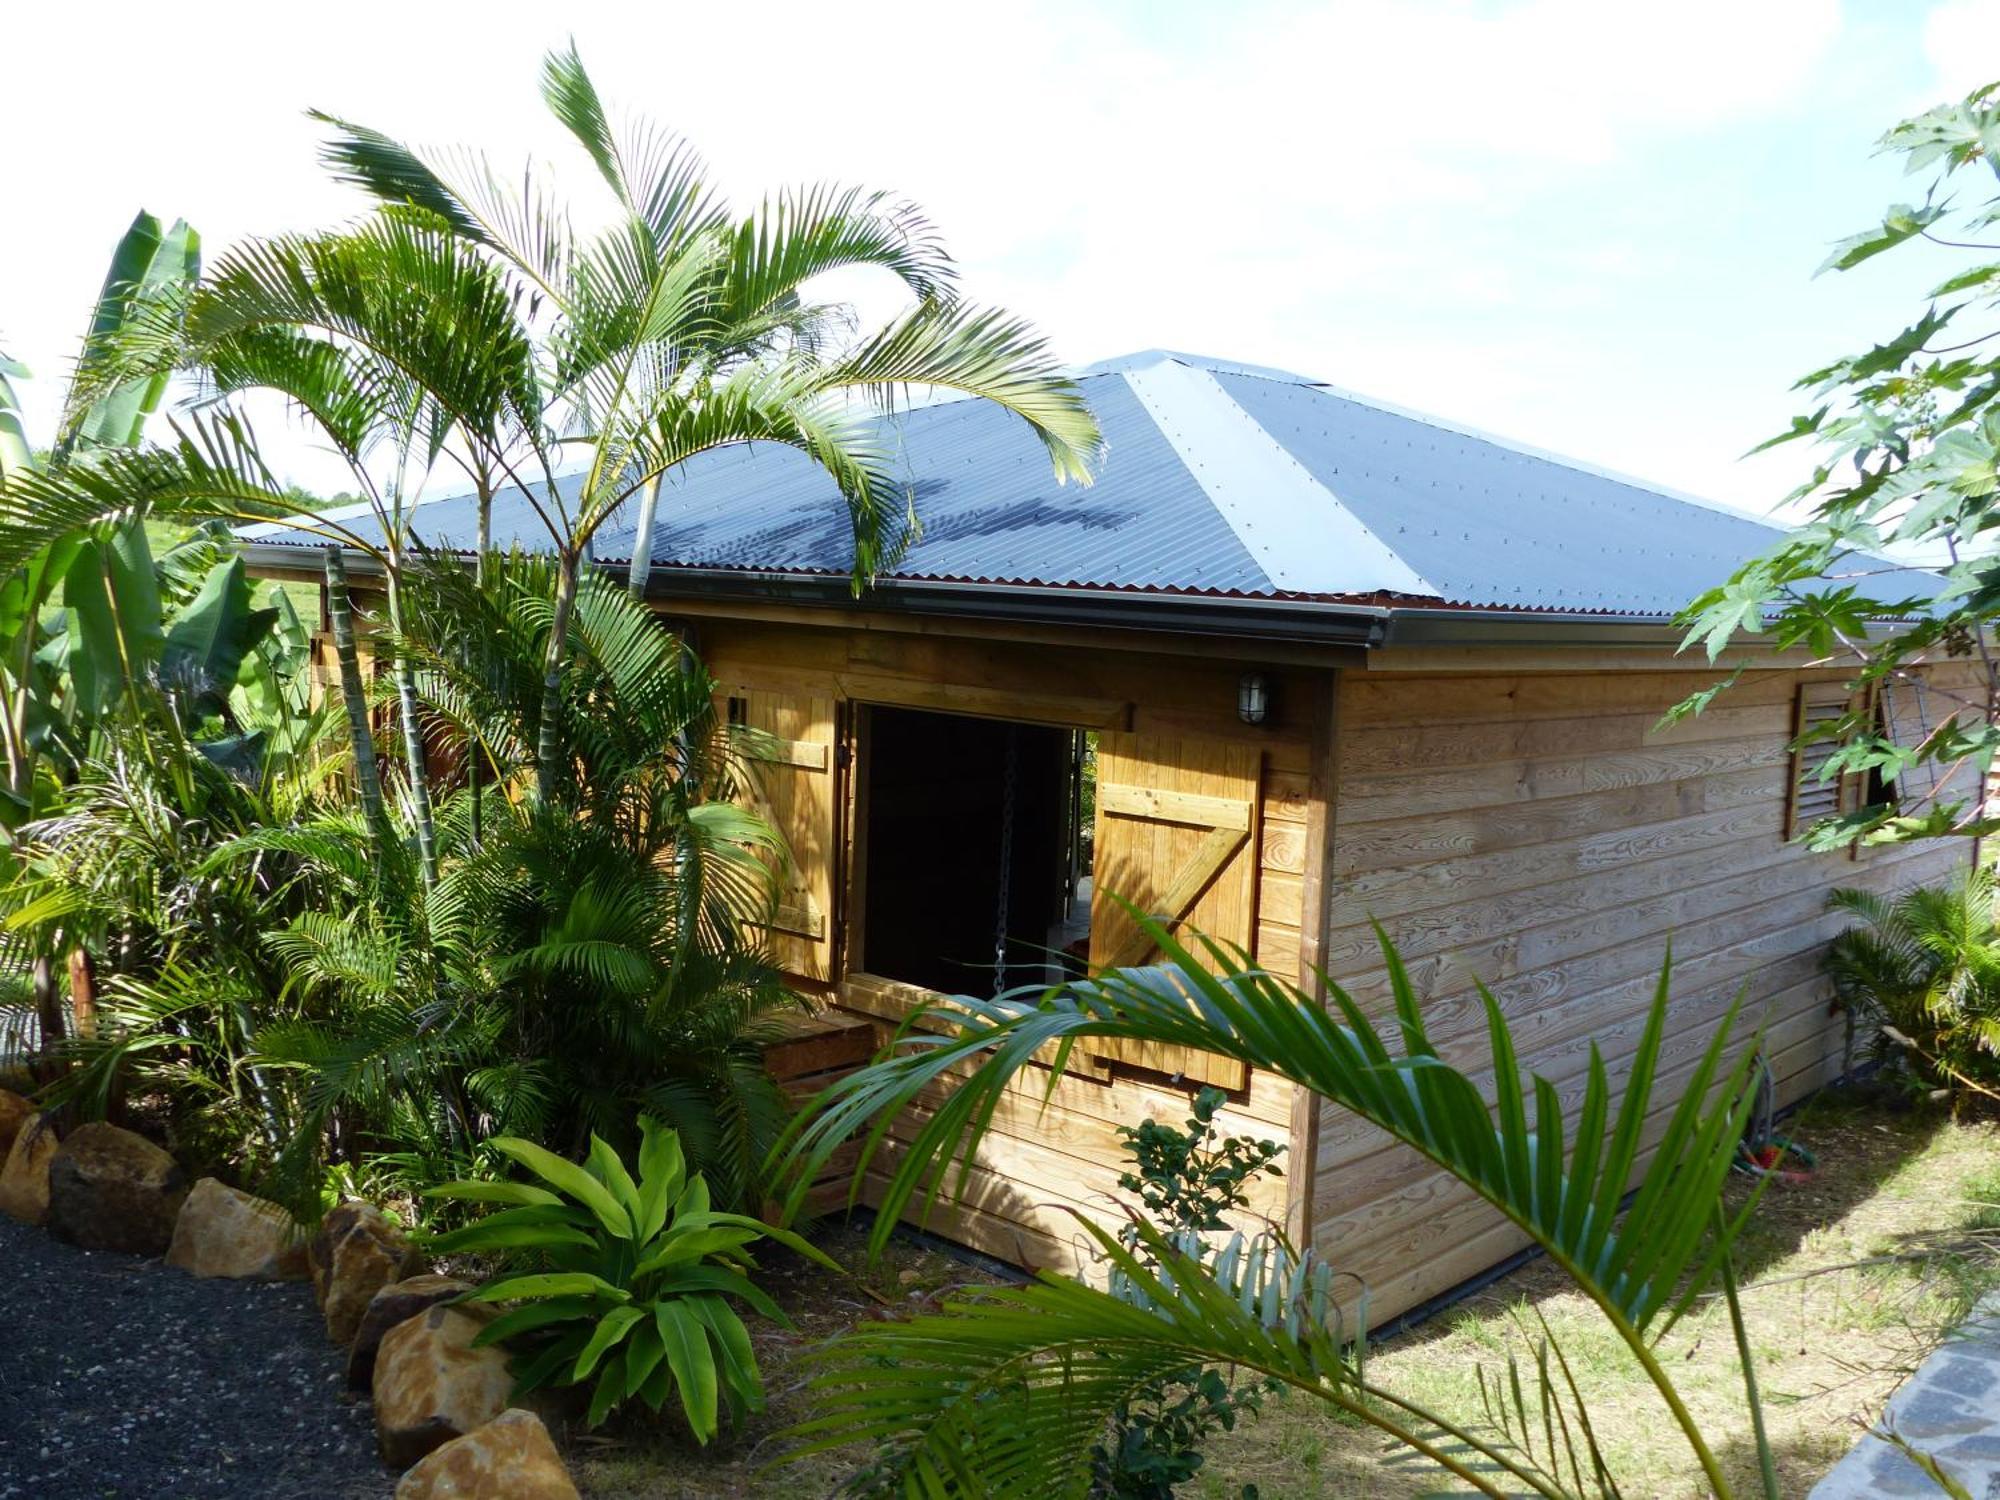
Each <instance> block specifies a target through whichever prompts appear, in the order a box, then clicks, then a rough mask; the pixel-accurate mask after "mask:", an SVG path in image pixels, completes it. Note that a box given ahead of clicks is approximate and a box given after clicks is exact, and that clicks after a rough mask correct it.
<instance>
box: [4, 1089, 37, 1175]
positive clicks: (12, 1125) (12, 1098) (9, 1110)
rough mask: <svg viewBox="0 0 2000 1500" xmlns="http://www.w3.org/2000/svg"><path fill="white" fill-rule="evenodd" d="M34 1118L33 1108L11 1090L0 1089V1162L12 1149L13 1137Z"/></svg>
mask: <svg viewBox="0 0 2000 1500" xmlns="http://www.w3.org/2000/svg"><path fill="white" fill-rule="evenodd" d="M34 1118H35V1106H34V1105H32V1104H30V1103H29V1102H28V1101H27V1100H26V1099H23V1098H22V1097H21V1096H20V1095H19V1094H17V1093H15V1092H14V1091H13V1090H12V1089H0V1161H5V1160H6V1159H7V1153H8V1152H9V1151H11V1150H13V1149H14V1137H15V1136H17V1135H19V1134H20V1133H21V1127H22V1126H23V1125H25V1124H27V1123H28V1121H30V1120H32V1119H34Z"/></svg>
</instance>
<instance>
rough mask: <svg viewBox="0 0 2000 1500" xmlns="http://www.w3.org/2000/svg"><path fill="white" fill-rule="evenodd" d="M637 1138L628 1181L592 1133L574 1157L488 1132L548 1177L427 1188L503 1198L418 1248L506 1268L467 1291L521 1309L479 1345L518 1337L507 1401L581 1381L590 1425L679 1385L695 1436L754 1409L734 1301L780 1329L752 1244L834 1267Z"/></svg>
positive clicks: (668, 1134) (753, 1382) (498, 1146)
mask: <svg viewBox="0 0 2000 1500" xmlns="http://www.w3.org/2000/svg"><path fill="white" fill-rule="evenodd" d="M639 1132H640V1141H641V1144H640V1147H639V1160H638V1167H639V1172H638V1176H637V1178H636V1179H635V1178H634V1176H633V1175H632V1173H631V1172H629V1171H628V1170H627V1169H626V1166H625V1163H624V1162H623V1161H621V1160H620V1159H619V1157H618V1153H617V1152H615V1151H613V1150H612V1149H611V1148H610V1147H609V1146H607V1145H606V1144H605V1143H604V1142H603V1140H602V1139H600V1138H599V1137H597V1136H592V1137H591V1140H590V1156H589V1159H588V1161H587V1162H586V1163H585V1164H584V1165H582V1166H579V1165H577V1164H576V1163H575V1162H571V1161H566V1160H564V1159H563V1158H562V1157H560V1156H557V1155H555V1154H554V1153H553V1152H549V1151H545V1150H543V1149H542V1148H541V1147H539V1146H537V1145H535V1144H533V1143H532V1142H530V1141H524V1140H518V1139H515V1138H512V1137H507V1136H502V1137H498V1138H496V1139H494V1140H492V1141H490V1142H488V1144H489V1145H490V1146H492V1148H493V1149H494V1150H495V1151H498V1152H500V1153H501V1154H502V1155H503V1156H506V1157H508V1158H509V1159H510V1160H513V1161H515V1162H518V1163H519V1164H520V1165H522V1166H524V1167H526V1168H527V1169H528V1170H529V1171H530V1172H532V1173H534V1174H535V1176H537V1177H539V1178H540V1179H541V1180H542V1182H543V1183H545V1184H547V1186H546V1187H537V1186H535V1185H533V1184H531V1183H525V1182H480V1181H465V1182H451V1183H446V1184H444V1185H442V1186H440V1187H437V1188H433V1189H432V1190H431V1194H430V1195H431V1196H432V1197H436V1198H448V1199H457V1200H460V1201H465V1202H472V1203H486V1204H499V1205H503V1206H502V1207H501V1208H500V1209H499V1211H497V1212H495V1213H491V1214H488V1215H487V1216H486V1217H485V1218H483V1219H480V1220H479V1221H478V1222H477V1223H475V1224H471V1225H469V1226H467V1227H466V1228H464V1229H458V1230H454V1231H452V1232H451V1233H449V1234H442V1235H437V1236H435V1237H433V1239H432V1240H431V1244H432V1246H433V1247H434V1248H436V1249H438V1250H441V1251H472V1252H498V1253H499V1254H501V1255H502V1256H504V1257H505V1258H506V1259H507V1261H508V1262H509V1263H510V1268H509V1270H508V1271H507V1273H506V1274H504V1275H501V1276H499V1277H497V1278H496V1279H494V1280H492V1281H489V1282H487V1283H486V1284H485V1285H484V1286H482V1287H481V1288H480V1289H479V1290H478V1291H477V1292H474V1293H473V1294H472V1298H471V1300H474V1301H479V1302H511V1303H516V1304H518V1305H517V1306H515V1307H513V1308H512V1309H511V1310H509V1311H507V1312H504V1313H502V1314H501V1315H500V1316H499V1317H498V1318H496V1319H494V1321H493V1322H492V1323H490V1324H488V1325H487V1326H486V1328H485V1329H484V1330H483V1331H482V1332H481V1333H480V1335H479V1337H478V1339H477V1342H478V1343H479V1344H482V1345H487V1344H495V1343H499V1342H501V1341H502V1340H515V1341H516V1348H517V1350H518V1351H519V1352H518V1353H517V1355H516V1357H515V1361H514V1375H515V1382H516V1384H515V1395H516V1396H517V1397H518V1396H519V1395H521V1394H522V1393H524V1392H527V1391H531V1390H536V1389H538V1388H541V1387H544V1386H566V1385H581V1384H583V1383H585V1382H587V1381H590V1380H592V1379H593V1377H594V1379H595V1382H596V1383H595V1386H594V1388H593V1390H592V1392H591V1397H590V1409H589V1414H588V1418H587V1420H588V1422H589V1425H591V1426H592V1427H595V1426H597V1425H598V1424H599V1423H601V1422H602V1421H603V1420H604V1419H605V1418H606V1417H607V1416H609V1415H610V1413H611V1412H612V1410H613V1409H614V1408H616V1407H618V1406H619V1405H620V1404H622V1403H623V1402H625V1401H627V1400H629V1399H631V1398H633V1397H635V1396H636V1397H638V1398H639V1399H641V1400H643V1401H644V1402H645V1403H646V1405H647V1406H649V1407H650V1408H652V1410H654V1411H655V1412H657V1411H659V1410H660V1409H661V1408H662V1407H663V1406H664V1405H665V1403H666V1399H667V1397H668V1395H670V1394H671V1393H673V1392H675V1391H678V1392H679V1393H680V1399H681V1409H682V1410H683V1411H684V1412H685V1413H686V1414H687V1421H688V1427H689V1429H690V1431H692V1432H693V1434H694V1437H695V1440H696V1441H697V1442H702V1443H706V1442H707V1441H708V1440H709V1439H710V1438H712V1437H714V1436H715V1434H716V1432H717V1431H718V1430H719V1427H720V1422H721V1409H722V1407H723V1406H724V1405H725V1404H726V1405H727V1408H728V1410H729V1413H730V1415H731V1417H732V1418H734V1419H740V1418H741V1417H742V1415H743V1414H744V1413H745V1412H753V1411H760V1410H762V1409H763V1405H764V1385H763V1379H762V1377H761V1376H760V1375H759V1373H758V1370H757V1359H756V1355H755V1354H754V1353H753V1352H752V1350H751V1347H750V1334H749V1331H748V1330H747V1329H746V1328H745V1327H744V1325H743V1319H742V1317H741V1316H740V1315H739V1314H738V1313H737V1311H736V1309H735V1308H734V1307H733V1306H731V1300H732V1299H733V1300H734V1301H736V1302H740V1303H742V1304H744V1305H745V1306H747V1307H749V1308H751V1309H752V1310H753V1311H755V1312H758V1313H761V1314H763V1315H764V1316H765V1317H767V1318H770V1319H772V1320H773V1321H774V1322H778V1323H785V1324H786V1325H787V1326H790V1325H789V1321H788V1320H787V1319H786V1317H785V1315H784V1313H783V1312H782V1311H780V1310H779V1308H778V1306H777V1304H776V1303H774V1302H773V1301H772V1300H771V1299H770V1298H769V1297H768V1296H766V1295H765V1294H764V1293H763V1292H762V1291H760V1290H758V1288H757V1287H756V1286H755V1285H754V1284H753V1283H752V1282H751V1280H750V1277H749V1273H750V1272H751V1271H752V1270H754V1269H755V1268H756V1262H755V1261H753V1260H752V1259H751V1257H750V1254H749V1247H750V1246H751V1245H753V1244H755V1243H756V1242H757V1241H758V1240H763V1239H769V1240H774V1241H776V1242H778V1243H780V1244H782V1245H785V1246H786V1247H787V1248H789V1249H792V1250H795V1251H797V1252H798V1253H799V1254H801V1255H803V1256H806V1257H808V1258H809V1259H811V1260H814V1261H816V1262H818V1263H819V1264H821V1265H823V1266H826V1267H827V1268H829V1269H838V1268H837V1267H835V1266H834V1264H833V1262H832V1261H830V1260H828V1259H827V1257H826V1256H825V1255H823V1254H821V1253H820V1252H819V1251H818V1250H816V1249H814V1248H813V1247H812V1246H811V1245H809V1244H807V1243H806V1242H805V1241H804V1240H802V1239H800V1238H799V1237H798V1236H797V1235H795V1234H791V1233H788V1232H787V1231H785V1230H782V1229H777V1228H774V1227H772V1226H771V1225H768V1224H765V1223H762V1222H761V1221H759V1220H757V1219H753V1218H750V1217H748V1216H747V1215H743V1214H731V1213H720V1212H717V1211H715V1210H714V1209H711V1208H710V1207H709V1193H708V1183H707V1182H706V1181H705V1180H704V1179H703V1177H702V1176H701V1174H700V1173H698V1172H696V1173H690V1172H689V1171H688V1170H687V1159H686V1156H685V1155H684V1153H683V1152H682V1150H681V1142H680V1137H679V1136H678V1135H677V1134H676V1133H675V1132H674V1131H671V1130H669V1129H667V1128H666V1127H664V1126H663V1125H661V1124H660V1123H659V1122H658V1121H657V1120H654V1119H651V1118H650V1117H642V1118H641V1119H640V1121H639Z"/></svg>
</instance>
